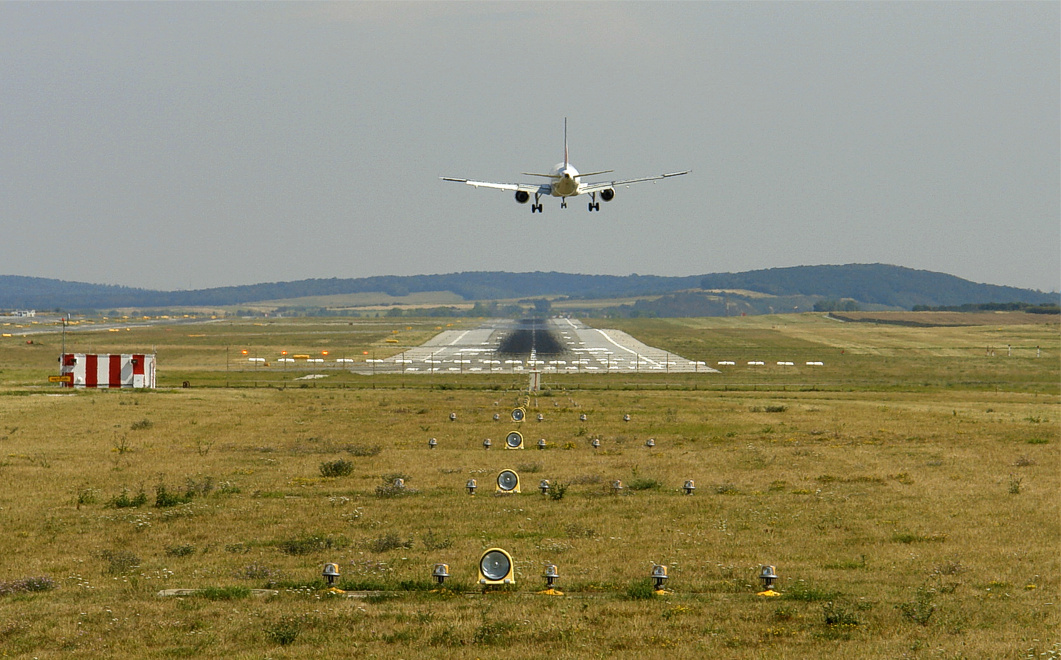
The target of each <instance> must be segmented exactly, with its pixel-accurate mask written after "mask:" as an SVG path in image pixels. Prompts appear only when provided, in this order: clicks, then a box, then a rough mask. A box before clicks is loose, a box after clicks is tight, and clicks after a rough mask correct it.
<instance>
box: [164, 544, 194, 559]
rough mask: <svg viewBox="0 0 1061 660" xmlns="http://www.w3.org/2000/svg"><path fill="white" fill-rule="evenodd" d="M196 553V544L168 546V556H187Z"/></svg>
mask: <svg viewBox="0 0 1061 660" xmlns="http://www.w3.org/2000/svg"><path fill="white" fill-rule="evenodd" d="M194 554H195V546H194V545H171V546H169V547H168V548H166V556H167V557H187V556H188V555H194Z"/></svg>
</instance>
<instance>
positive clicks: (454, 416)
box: [449, 412, 457, 422]
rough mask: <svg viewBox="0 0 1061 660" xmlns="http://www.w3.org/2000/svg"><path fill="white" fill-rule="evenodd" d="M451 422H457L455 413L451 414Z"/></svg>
mask: <svg viewBox="0 0 1061 660" xmlns="http://www.w3.org/2000/svg"><path fill="white" fill-rule="evenodd" d="M449 421H451V422H455V421H457V413H455V412H451V413H450V414H449Z"/></svg>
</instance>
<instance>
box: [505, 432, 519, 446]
mask: <svg viewBox="0 0 1061 660" xmlns="http://www.w3.org/2000/svg"><path fill="white" fill-rule="evenodd" d="M505 449H523V434H522V433H520V432H519V431H513V432H512V433H509V434H508V436H506V437H505Z"/></svg>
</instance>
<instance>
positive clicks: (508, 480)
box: [494, 470, 520, 493]
mask: <svg viewBox="0 0 1061 660" xmlns="http://www.w3.org/2000/svg"><path fill="white" fill-rule="evenodd" d="M494 492H497V493H518V492H520V491H519V475H518V474H516V473H515V472H514V471H513V470H501V472H499V473H498V474H497V490H495V491H494Z"/></svg>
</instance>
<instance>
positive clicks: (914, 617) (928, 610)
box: [897, 587, 936, 626]
mask: <svg viewBox="0 0 1061 660" xmlns="http://www.w3.org/2000/svg"><path fill="white" fill-rule="evenodd" d="M933 597H934V594H933V593H932V592H931V591H929V590H928V589H925V588H924V587H918V588H917V594H916V595H915V596H914V599H913V600H912V601H910V602H907V603H899V605H897V607H898V608H899V611H900V612H901V613H902V615H903V618H905V619H907V620H909V621H913V622H914V623H916V624H918V625H921V626H927V625H928V620H929V619H931V618H932V614H933V613H935V611H936V606H935V604H933V602H932V599H933Z"/></svg>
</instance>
